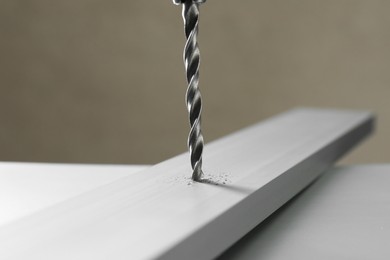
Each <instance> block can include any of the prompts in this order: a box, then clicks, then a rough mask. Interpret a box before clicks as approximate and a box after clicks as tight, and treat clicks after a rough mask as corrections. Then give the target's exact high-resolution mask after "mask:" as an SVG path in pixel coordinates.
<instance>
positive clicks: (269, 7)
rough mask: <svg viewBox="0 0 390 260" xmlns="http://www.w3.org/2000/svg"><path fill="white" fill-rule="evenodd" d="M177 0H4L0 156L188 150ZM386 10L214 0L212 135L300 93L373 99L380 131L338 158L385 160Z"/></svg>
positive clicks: (306, 101)
mask: <svg viewBox="0 0 390 260" xmlns="http://www.w3.org/2000/svg"><path fill="white" fill-rule="evenodd" d="M180 12H181V11H180V7H177V6H174V5H173V4H172V1H171V0H158V1H144V0H142V1H141V0H131V1H129V0H127V1H124V0H110V1H89V0H68V1H49V0H34V1H32V0H24V1H22V0H3V1H1V2H0V93H1V95H0V160H14V161H49V162H87V163H157V162H159V161H161V160H163V159H166V158H169V157H171V156H173V155H176V154H178V153H181V152H184V151H185V150H186V136H187V132H188V123H187V111H186V108H185V102H184V95H185V89H186V84H185V76H184V68H183V64H182V60H181V56H182V49H183V45H184V36H183V28H182V20H181V16H180V15H181V14H180ZM389 13H390V2H389V1H375V0H370V1H366V0H351V1H342V0H330V1H316V0H315V1H313V0H305V1H287V0H285V1H275V0H268V1H257V0H256V1H255V0H252V1H232V0H225V1H222V0H209V1H208V2H207V3H206V4H205V5H203V6H202V7H201V25H200V26H201V28H200V35H199V41H200V48H201V55H202V65H201V89H202V94H203V97H204V116H203V132H204V135H205V139H206V141H211V140H213V139H216V138H218V137H221V136H223V135H225V134H227V133H230V132H232V131H234V130H238V129H240V128H242V127H244V126H247V125H250V124H252V123H255V122H258V121H259V120H262V119H264V118H266V117H269V116H271V115H274V114H276V113H279V112H282V111H284V110H287V109H290V108H292V107H295V106H316V107H317V106H318V107H340V108H358V109H369V110H373V111H375V112H376V113H377V115H378V118H379V120H378V129H377V132H376V133H375V135H374V137H372V138H371V139H370V141H368V142H365V143H364V144H363V146H361V147H360V148H359V149H357V150H356V151H354V152H353V153H352V154H351V155H350V156H348V157H347V159H346V160H345V161H344V162H347V163H368V162H389V161H390V155H389V144H390V141H389V137H390V136H389V131H390V118H389V109H390V102H389V99H390V71H389V68H390V15H389ZM205 164H207V162H205Z"/></svg>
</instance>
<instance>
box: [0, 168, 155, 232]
mask: <svg viewBox="0 0 390 260" xmlns="http://www.w3.org/2000/svg"><path fill="white" fill-rule="evenodd" d="M147 167H148V166H145V165H99V164H60V163H20V162H0V226H2V225H5V224H7V223H9V222H10V221H15V220H17V219H20V218H22V217H25V216H28V215H31V214H32V213H34V212H37V211H39V210H42V209H44V208H46V207H49V206H53V205H55V204H57V203H59V202H61V201H65V200H67V199H69V198H72V197H74V196H77V195H80V194H82V193H84V192H86V191H90V190H92V189H95V188H97V187H99V186H102V185H104V184H108V183H110V182H113V181H115V180H117V179H120V178H123V177H126V176H129V175H130V174H132V173H135V172H137V171H140V170H144V169H146V168H147Z"/></svg>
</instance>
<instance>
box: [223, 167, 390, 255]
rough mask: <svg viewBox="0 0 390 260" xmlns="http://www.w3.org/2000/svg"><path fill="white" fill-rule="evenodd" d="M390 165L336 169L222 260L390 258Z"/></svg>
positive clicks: (247, 237) (232, 249)
mask: <svg viewBox="0 0 390 260" xmlns="http://www.w3.org/2000/svg"><path fill="white" fill-rule="evenodd" d="M389 245H390V164H383V165H356V166H342V167H336V168H334V169H331V170H330V171H328V172H327V173H326V174H324V175H323V176H322V177H321V178H320V179H319V180H318V181H316V182H315V183H314V184H313V185H311V186H310V187H309V188H308V189H307V190H305V191H304V192H303V193H302V194H300V195H299V196H297V198H295V199H293V200H292V201H291V202H290V203H288V204H287V205H285V206H284V207H283V208H281V209H280V210H279V211H277V212H276V213H275V214H274V215H272V216H271V217H270V218H269V219H267V220H266V221H264V222H263V223H262V224H260V225H259V226H258V227H257V228H256V229H254V230H253V231H251V232H250V233H249V234H248V235H247V236H246V237H245V238H243V239H242V240H240V241H239V242H238V243H237V244H236V245H234V246H233V247H232V248H231V249H229V250H228V251H226V252H225V253H224V254H223V255H222V256H221V257H220V259H224V260H230V259H240V260H249V259H263V260H280V259H291V260H309V259H310V260H311V259H316V260H329V259H337V260H350V259H354V260H366V259H375V260H388V259H390V250H389Z"/></svg>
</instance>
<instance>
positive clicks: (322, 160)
mask: <svg viewBox="0 0 390 260" xmlns="http://www.w3.org/2000/svg"><path fill="white" fill-rule="evenodd" d="M372 121H373V118H372V115H371V114H370V113H367V112H356V111H343V110H341V111H340V110H326V109H324V110H321V109H296V110H292V111H290V112H287V113H284V114H282V115H279V116H276V117H273V118H271V119H268V120H266V121H264V122H262V123H260V124H257V125H254V126H252V127H249V128H246V129H244V130H242V131H239V132H237V133H234V134H232V135H229V136H227V137H225V138H222V139H220V140H218V141H215V142H213V143H211V144H208V145H207V146H206V149H205V153H204V170H205V173H206V178H207V179H208V181H207V182H204V183H193V182H192V181H190V180H189V176H191V169H190V167H189V163H188V155H187V154H183V155H180V156H177V157H175V158H173V159H170V160H168V161H165V162H163V163H160V164H158V165H155V166H153V167H151V168H148V169H147V170H144V171H141V172H137V173H134V174H132V175H131V176H128V177H124V178H121V179H119V180H117V181H115V182H113V183H111V184H108V185H105V186H103V187H100V188H97V189H95V190H93V191H91V192H88V193H85V194H83V195H80V196H76V197H74V198H73V199H70V200H67V201H66V202H64V203H59V204H57V205H55V206H52V207H50V208H49V209H47V210H43V211H41V212H39V213H37V214H34V215H32V216H29V217H27V218H24V219H21V220H20V221H17V222H14V223H11V224H9V225H6V226H3V227H1V228H0V244H1V245H2V248H0V258H1V259H26V257H28V259H39V260H43V259H150V258H156V257H159V258H164V259H172V256H176V257H178V258H181V259H184V258H186V259H202V258H209V257H210V256H213V255H214V254H216V253H218V252H221V251H222V250H225V248H226V247H227V246H228V245H231V244H232V243H234V242H235V241H236V240H237V239H238V238H240V237H242V236H243V235H244V234H246V232H248V231H249V230H250V229H251V228H253V227H254V226H255V225H257V224H258V223H259V222H260V221H262V220H263V219H264V218H266V217H267V216H268V215H269V214H271V213H272V212H273V211H275V210H276V209H277V208H279V207H280V206H281V205H282V204H283V203H285V202H286V201H287V200H288V199H290V198H291V197H292V196H294V195H295V194H296V193H297V192H298V191H300V190H301V189H302V188H303V187H305V186H306V185H307V184H308V183H310V182H311V181H312V180H313V179H314V178H316V177H317V176H318V174H319V173H320V172H321V171H322V170H324V169H325V168H327V167H329V165H330V164H331V163H332V162H334V161H335V160H336V159H338V158H339V157H340V156H341V155H342V154H344V153H345V152H346V151H347V150H349V149H350V148H351V147H353V146H354V145H355V144H356V143H357V142H358V141H360V140H361V139H362V138H363V137H364V136H366V135H367V134H369V132H370V131H371V129H372ZM255 206H259V208H256V207H255ZM210 241H212V243H210ZM178 245H180V246H178ZM194 249H196V251H193V250H194ZM188 252H190V254H189V255H186V254H187V253H188Z"/></svg>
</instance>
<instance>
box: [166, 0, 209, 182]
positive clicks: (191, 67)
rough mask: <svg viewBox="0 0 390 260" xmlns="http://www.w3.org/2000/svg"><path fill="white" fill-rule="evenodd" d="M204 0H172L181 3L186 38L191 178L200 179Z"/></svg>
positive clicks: (188, 141) (184, 57)
mask: <svg viewBox="0 0 390 260" xmlns="http://www.w3.org/2000/svg"><path fill="white" fill-rule="evenodd" d="M205 1H206V0H173V2H174V3H175V4H183V12H182V16H183V20H184V31H185V35H186V38H187V41H186V44H185V47H184V54H183V59H184V64H185V68H186V74H187V83H188V88H187V92H186V103H187V109H188V113H189V121H190V126H191V130H190V133H189V136H188V140H187V144H188V148H189V150H190V157H191V167H192V170H193V173H192V179H193V180H194V181H200V180H201V178H202V175H203V172H202V154H203V146H204V142H203V135H202V132H201V113H202V96H201V94H200V90H199V64H200V52H199V47H198V40H197V37H198V24H199V4H201V3H204V2H205Z"/></svg>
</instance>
